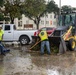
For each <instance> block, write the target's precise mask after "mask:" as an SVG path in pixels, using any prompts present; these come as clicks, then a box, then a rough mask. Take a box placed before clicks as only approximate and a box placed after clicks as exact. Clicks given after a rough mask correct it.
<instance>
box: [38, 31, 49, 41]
mask: <svg viewBox="0 0 76 75" xmlns="http://www.w3.org/2000/svg"><path fill="white" fill-rule="evenodd" d="M39 36H40V38H41V41H43V40H46V39H48V36H47V32H46V31H41V32H40V33H39Z"/></svg>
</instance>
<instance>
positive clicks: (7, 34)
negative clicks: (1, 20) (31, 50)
mask: <svg viewBox="0 0 76 75" xmlns="http://www.w3.org/2000/svg"><path fill="white" fill-rule="evenodd" d="M11 26H12V25H5V27H4V36H3V40H4V41H12V40H13V30H12V27H11Z"/></svg>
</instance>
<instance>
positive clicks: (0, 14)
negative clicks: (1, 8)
mask: <svg viewBox="0 0 76 75" xmlns="http://www.w3.org/2000/svg"><path fill="white" fill-rule="evenodd" d="M3 20H4V15H3V14H2V13H0V21H3Z"/></svg>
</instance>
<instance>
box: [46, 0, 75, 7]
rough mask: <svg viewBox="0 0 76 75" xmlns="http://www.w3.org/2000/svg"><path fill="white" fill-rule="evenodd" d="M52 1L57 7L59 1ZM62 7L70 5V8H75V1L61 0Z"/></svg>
mask: <svg viewBox="0 0 76 75" xmlns="http://www.w3.org/2000/svg"><path fill="white" fill-rule="evenodd" d="M47 1H50V0H47ZM54 1H55V2H56V4H58V6H59V1H60V0H54ZM63 5H70V6H72V7H76V0H61V6H63Z"/></svg>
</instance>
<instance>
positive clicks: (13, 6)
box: [4, 0, 21, 21]
mask: <svg viewBox="0 0 76 75" xmlns="http://www.w3.org/2000/svg"><path fill="white" fill-rule="evenodd" d="M4 14H5V15H6V16H10V19H11V21H14V18H16V17H17V18H20V17H21V13H20V0H15V1H13V2H10V1H9V0H6V2H5V12H4Z"/></svg>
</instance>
